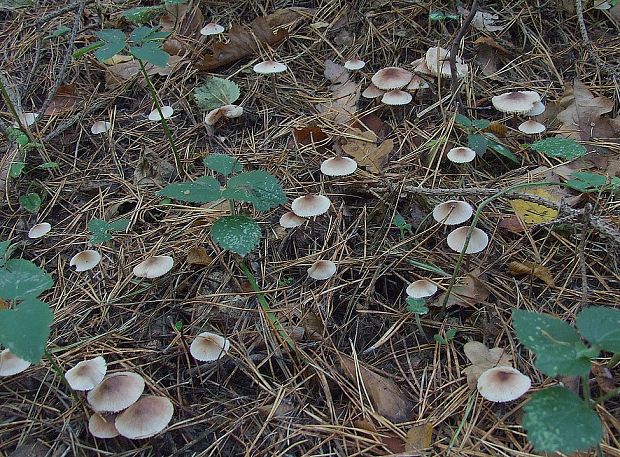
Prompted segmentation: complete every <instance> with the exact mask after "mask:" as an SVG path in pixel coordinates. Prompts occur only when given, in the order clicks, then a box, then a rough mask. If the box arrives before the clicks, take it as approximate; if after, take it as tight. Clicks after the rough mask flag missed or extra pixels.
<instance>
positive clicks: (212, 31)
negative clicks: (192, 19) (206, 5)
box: [200, 22, 224, 36]
mask: <svg viewBox="0 0 620 457" xmlns="http://www.w3.org/2000/svg"><path fill="white" fill-rule="evenodd" d="M223 31H224V27H222V26H221V25H220V24H216V23H215V22H209V23H208V24H207V25H205V26H204V27H203V28H201V29H200V34H201V35H205V36H209V35H218V34H220V33H222V32H223Z"/></svg>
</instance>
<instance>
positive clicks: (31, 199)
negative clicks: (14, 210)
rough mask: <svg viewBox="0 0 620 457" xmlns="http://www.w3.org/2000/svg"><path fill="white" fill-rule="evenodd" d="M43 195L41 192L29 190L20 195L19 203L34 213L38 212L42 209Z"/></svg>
mask: <svg viewBox="0 0 620 457" xmlns="http://www.w3.org/2000/svg"><path fill="white" fill-rule="evenodd" d="M41 203H42V201H41V197H40V196H39V194H37V193H34V192H29V193H27V194H26V195H22V196H20V197H19V204H20V206H21V207H22V208H24V209H25V210H26V211H28V212H29V213H32V214H37V213H38V212H39V210H40V209H41Z"/></svg>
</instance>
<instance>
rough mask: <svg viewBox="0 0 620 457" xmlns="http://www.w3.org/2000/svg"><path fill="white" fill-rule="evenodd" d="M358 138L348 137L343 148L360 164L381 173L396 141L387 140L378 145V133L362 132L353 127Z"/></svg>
mask: <svg viewBox="0 0 620 457" xmlns="http://www.w3.org/2000/svg"><path fill="white" fill-rule="evenodd" d="M352 131H353V135H355V136H356V137H357V138H347V142H346V144H343V145H342V150H343V151H344V152H346V153H347V154H349V155H350V156H351V157H353V158H354V159H355V160H356V161H357V163H358V164H359V165H360V166H363V167H366V168H368V170H369V171H371V172H373V173H379V172H380V171H381V168H383V165H385V164H386V162H387V159H388V155H389V153H390V152H392V149H394V141H392V140H385V141H384V142H382V143H381V144H379V145H377V144H376V141H377V135H375V133H374V132H372V131H370V130H369V131H366V132H362V131H361V130H359V129H355V128H354V129H352Z"/></svg>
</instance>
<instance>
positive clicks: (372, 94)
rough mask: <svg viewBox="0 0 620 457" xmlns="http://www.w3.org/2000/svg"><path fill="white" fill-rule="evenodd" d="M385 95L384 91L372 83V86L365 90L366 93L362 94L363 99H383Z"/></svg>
mask: <svg viewBox="0 0 620 457" xmlns="http://www.w3.org/2000/svg"><path fill="white" fill-rule="evenodd" d="M383 94H385V91H384V90H381V89H379V88H378V87H377V86H375V85H374V84H373V83H370V85H369V86H368V87H367V88H366V89H364V92H362V97H364V98H377V97H381V96H382V95H383Z"/></svg>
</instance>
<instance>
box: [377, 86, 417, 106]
mask: <svg viewBox="0 0 620 457" xmlns="http://www.w3.org/2000/svg"><path fill="white" fill-rule="evenodd" d="M411 100H413V97H412V96H411V94H410V93H409V92H405V91H404V90H398V89H396V90H391V91H389V92H386V93H385V94H383V97H381V103H385V104H386V105H396V106H398V105H406V104H407V103H411Z"/></svg>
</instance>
